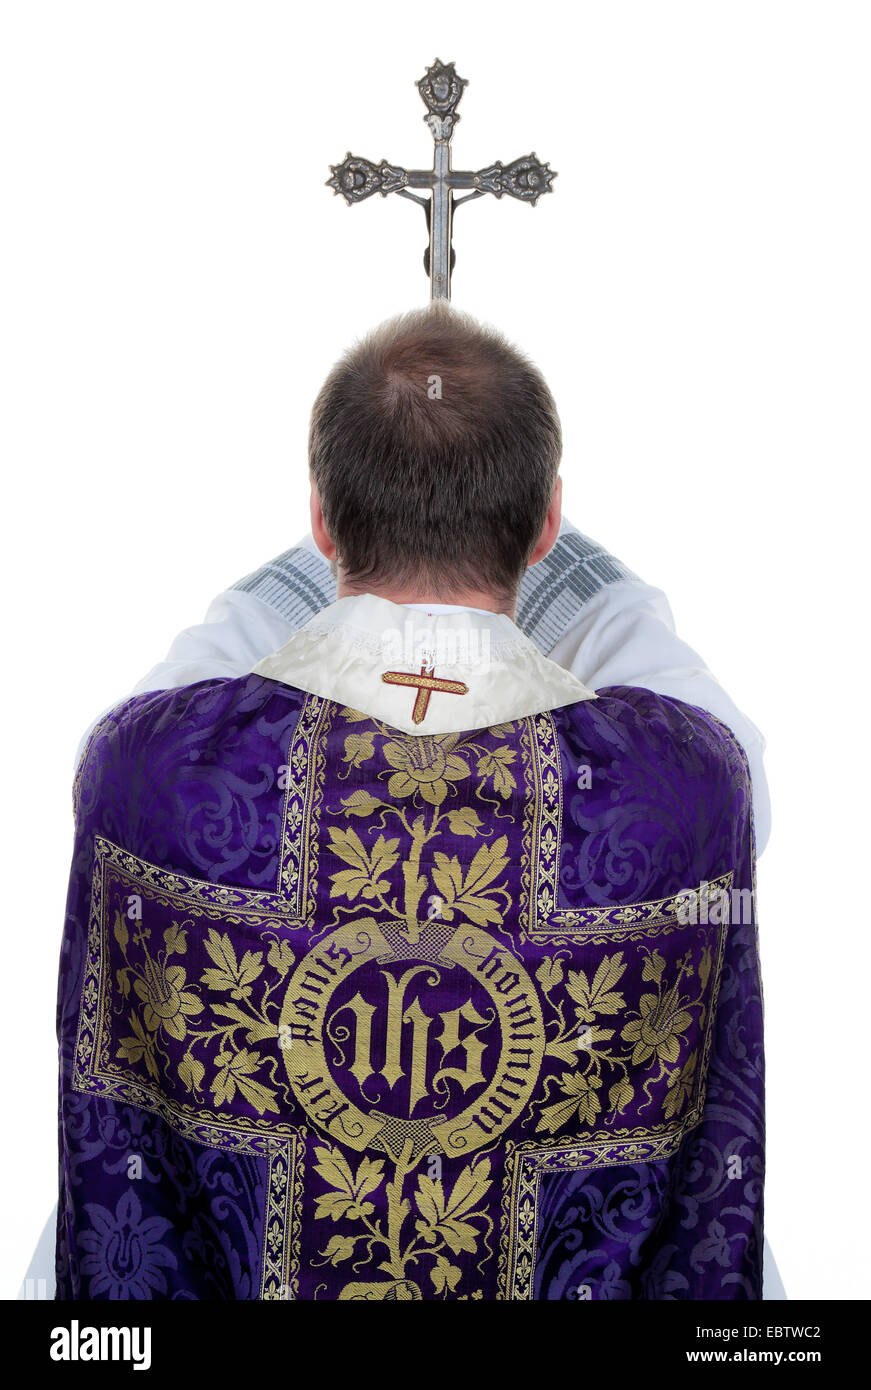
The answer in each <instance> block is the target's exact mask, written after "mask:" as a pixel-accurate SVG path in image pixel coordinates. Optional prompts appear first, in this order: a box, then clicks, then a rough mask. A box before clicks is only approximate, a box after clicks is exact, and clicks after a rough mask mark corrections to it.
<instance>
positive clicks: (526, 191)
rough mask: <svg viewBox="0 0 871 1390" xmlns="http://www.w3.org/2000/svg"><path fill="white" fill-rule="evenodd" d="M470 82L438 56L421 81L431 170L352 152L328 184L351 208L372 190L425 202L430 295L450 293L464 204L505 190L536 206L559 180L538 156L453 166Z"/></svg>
mask: <svg viewBox="0 0 871 1390" xmlns="http://www.w3.org/2000/svg"><path fill="white" fill-rule="evenodd" d="M466 85H467V83H466V79H465V78H463V77H458V76H457V73H456V69H455V68H454V65H453V63H442V62H440V60H439V59H438V58H436V60H435V62H434V63H433V65H432V67H431V68H427V70H426V73H425V75H424V76H423V77H422V78H421V79H420V81H419V82H418V83H417V89H418V91H419V92H420V95H421V97H422V99H423V103H424V105H425V106H426V109H427V114H426V116H425V117H424V120H425V121H426V123H427V125H428V126H429V128H430V131H431V133H432V138H433V141H434V143H435V156H434V159H433V167H432V168H431V169H403V168H401V167H400V166H398V165H395V164H388V163H387V160H386V159H382V161H381V163H380V164H372V163H371V162H370V161H369V160H368V159H358V158H357V157H356V156H355V155H352V154H351V153H350V151H349V152H348V154H347V155H346V156H345V158H344V159H343V160H342V163H341V164H331V165H330V172H331V175H332V177H331V178H329V179H327V186H328V187H329V188H332V189H333V190H334V191H335V192H336V193H341V195H342V197H343V198H344V199H345V202H346V203H347V204H348V206H350V205H351V204H352V203H362V202H363V200H364V198H371V197H372V194H373V193H380V194H381V196H382V197H383V198H386V196H387V194H388V193H399V194H401V195H402V197H403V198H411V199H413V201H414V202H416V203H420V204H421V206H422V207H423V209H424V211H425V212H426V223H427V228H428V230H429V246H428V247H427V249H426V252H425V254H424V262H423V263H424V268H425V270H426V273H427V275H428V276H429V281H430V297H431V298H432V299H450V297H451V271H452V270H453V268H454V260H455V256H454V250H453V246H452V245H451V236H452V229H453V215H454V209H455V208H457V207H459V205H460V203H467V202H468V201H469V200H470V199H471V198H481V197H483V195H484V194H485V193H493V194H495V196H496V197H497V198H501V197H502V194H503V193H507V194H508V195H509V196H510V197H512V198H519V199H520V201H521V202H524V203H532V205H533V207H534V206H535V204H536V203H537V202H538V200H539V198H540V197H541V195H542V193H550V192H551V191H552V190H551V184H552V183H553V181H554V179H555V178H556V173H555V172H554V171H553V170H552V169H550V168H549V166H548V165H547V164H542V163H541V161H540V160H539V159H537V158H536V156H535V154H528V155H526V156H524V157H523V158H521V159H515V160H514V162H513V164H503V163H502V161H501V160H500V159H497V161H496V163H495V164H491V165H489V166H488V167H487V168H486V169H479V170H478V171H477V172H476V173H473V172H466V171H461V170H456V169H452V168H451V137H452V136H453V133H454V127H455V125H456V123H457V121H458V120H459V119H460V118H459V116H458V115H457V106H458V105H459V102H460V98H461V97H462V95H463V88H464V87H465V86H466ZM412 188H426V189H429V190H430V193H431V196H430V197H429V198H421V197H420V196H419V195H418V194H417V193H412V192H410V190H411V189H412ZM464 188H468V189H470V190H471V191H470V192H469V193H467V194H466V195H465V197H462V198H456V197H455V196H454V193H455V190H456V189H464Z"/></svg>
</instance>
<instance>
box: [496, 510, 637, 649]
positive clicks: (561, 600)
mask: <svg viewBox="0 0 871 1390" xmlns="http://www.w3.org/2000/svg"><path fill="white" fill-rule="evenodd" d="M637 578H638V576H637V575H636V574H633V572H632V570H631V569H629V568H628V566H627V565H624V564H623V562H622V560H617V559H615V557H614V556H613V555H609V554H608V552H607V550H605V549H604V547H603V546H601V545H599V544H598V542H597V541H591V540H590V538H589V536H582V535H581V533H580V531H575V530H571V531H564V532H563V534H562V535H561V536H560V537H559V539H558V540H557V542H556V545H555V546H554V547H553V549H552V550H551V551H549V553H548V554H547V555H546V556H545V557H544V559H543V560H539V562H538V564H537V565H533V566H532V568H531V569H528V570H527V571H526V574H525V575H524V576H523V582H522V583H521V585H520V594H519V596H518V600H517V617H516V619H515V621H516V623H517V626H518V627H519V628H520V629H521V630H522V631H523V632H525V633H526V635H527V637H528V638H529V639H530V641H532V642H534V643H535V645H536V646H537V647H538V649H539V651H541V652H544V654H545V656H546V655H547V653H548V652H549V651H552V650H553V648H554V647H555V646H556V644H557V642H558V641H559V640H560V638H561V637H562V636H563V634H564V633H565V631H566V629H567V628H568V626H569V624H570V623H571V622H572V621H573V619H574V618H576V617H577V616H578V613H579V611H580V609H581V608H583V606H584V604H585V603H588V602H589V600H590V599H591V598H592V597H593V595H594V594H598V593H599V592H600V590H601V589H604V588H605V587H606V586H607V585H608V584H615V583H616V582H617V581H618V580H620V579H637Z"/></svg>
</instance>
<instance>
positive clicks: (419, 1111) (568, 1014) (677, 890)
mask: <svg viewBox="0 0 871 1390" xmlns="http://www.w3.org/2000/svg"><path fill="white" fill-rule="evenodd" d="M75 800H76V840H75V850H74V855H73V864H72V871H71V876H70V889H69V898H68V905H67V918H66V926H65V931H64V939H63V950H62V955H61V969H60V989H59V1002H58V1037H59V1043H60V1126H59V1128H60V1202H59V1214H58V1246H57V1265H58V1297H59V1298H72V1299H124V1298H131V1299H149V1298H160V1299H184V1298H193V1299H261V1298H262V1299H280V1298H293V1299H323V1300H328V1301H329V1300H334V1299H343V1300H344V1299H350V1300H357V1301H377V1300H380V1299H382V1298H383V1299H388V1300H393V1299H420V1298H423V1299H432V1298H446V1299H485V1300H490V1299H497V1298H498V1299H513V1300H530V1299H542V1300H560V1299H570V1300H574V1299H590V1300H600V1299H614V1298H616V1299H626V1298H631V1299H708V1298H713V1299H756V1298H760V1297H761V1252H762V1190H763V1163H764V1151H763V1054H762V1001H761V988H760V980H759V963H758V951H757V938H756V927H755V921H754V901H753V886H754V884H753V874H754V866H753V844H752V826H751V815H750V783H749V777H748V773H747V768H746V764H745V760H744V756H743V754H742V752H741V750H740V749H739V747H738V745H737V744H736V742H735V740H734V739H733V737H732V736H731V734H730V733H729V732H728V730H726V729H725V728H724V727H723V726H722V725H721V724H719V723H718V722H717V721H716V720H715V719H714V718H713V717H712V716H710V715H707V714H704V713H702V712H700V711H699V710H696V709H693V708H690V707H689V706H686V705H682V704H680V703H678V702H676V701H673V700H668V699H665V698H662V697H660V696H656V695H653V694H651V693H650V692H648V691H645V690H638V689H626V688H615V689H610V690H605V691H602V692H600V693H599V697H598V698H597V699H596V700H590V701H584V702H582V703H580V704H577V705H572V706H569V707H566V708H564V709H561V710H556V711H553V712H551V713H549V714H539V715H535V716H532V717H530V718H527V719H524V720H520V721H516V722H514V723H512V724H506V725H501V726H498V727H496V728H492V729H485V730H473V731H467V732H465V733H459V734H455V735H444V736H439V737H426V736H414V737H411V736H406V735H404V734H400V733H398V732H397V731H396V730H393V729H390V728H388V727H387V726H385V725H383V724H381V723H379V722H378V721H377V720H374V719H371V718H368V717H366V716H363V715H361V714H359V713H357V712H355V711H353V710H348V709H346V708H344V707H341V706H339V705H336V704H334V703H332V702H330V701H327V700H323V699H320V698H318V697H315V696H310V695H306V694H304V693H303V692H300V691H297V690H293V689H290V688H288V687H287V686H284V685H281V684H278V683H276V682H274V681H270V680H265V679H263V678H261V677H259V676H254V675H251V676H247V677H244V678H241V679H237V680H213V681H206V682H203V683H201V684H199V685H196V686H191V687H188V688H186V689H181V690H172V691H166V692H160V693H157V694H148V695H143V696H138V697H136V698H134V699H132V700H130V701H128V702H127V703H126V704H125V705H123V706H121V707H120V708H119V709H117V710H115V711H113V712H112V713H111V714H110V715H107V716H106V717H105V718H104V720H103V721H102V722H101V724H100V725H99V726H98V727H97V729H96V730H95V732H94V734H93V736H92V739H91V742H90V745H89V748H88V750H87V753H86V756H85V758H84V759H83V762H82V766H81V769H80V773H79V778H78V782H77V786H76V793H75Z"/></svg>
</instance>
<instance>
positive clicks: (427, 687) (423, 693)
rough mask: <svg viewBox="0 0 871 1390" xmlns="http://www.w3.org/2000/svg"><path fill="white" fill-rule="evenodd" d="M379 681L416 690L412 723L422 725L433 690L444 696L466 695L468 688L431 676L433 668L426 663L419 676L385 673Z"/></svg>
mask: <svg viewBox="0 0 871 1390" xmlns="http://www.w3.org/2000/svg"><path fill="white" fill-rule="evenodd" d="M381 679H382V680H383V681H384V683H385V685H410V686H414V688H415V689H416V690H417V695H416V696H415V699H414V708H413V710H412V711H411V718H412V721H413V723H415V724H422V723H423V721H424V717H425V715H426V711H427V707H428V706H429V697H430V695H431V694H432V692H433V691H434V690H441V691H442V692H443V693H444V694H445V695H468V693H469V687H468V686H467V685H465V684H464V682H463V681H446V680H442V679H441V678H440V677H438V676H435V675H433V668H432V667H431V666H429V667H428V666H427V665H426V663H424V664H423V666H421V668H420V675H419V676H416V675H414V674H413V673H412V672H409V671H385V672H384V674H383V675H382V677H381Z"/></svg>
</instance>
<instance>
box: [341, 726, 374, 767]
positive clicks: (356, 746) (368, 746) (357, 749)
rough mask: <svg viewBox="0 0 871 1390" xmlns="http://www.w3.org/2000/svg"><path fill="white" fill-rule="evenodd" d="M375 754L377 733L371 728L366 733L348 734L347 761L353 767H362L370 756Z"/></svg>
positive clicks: (346, 745) (346, 742)
mask: <svg viewBox="0 0 871 1390" xmlns="http://www.w3.org/2000/svg"><path fill="white" fill-rule="evenodd" d="M374 756H375V735H374V733H372V731H371V729H367V730H366V732H365V733H364V734H348V737H347V738H346V739H345V762H346V763H350V764H351V766H352V767H360V766H361V764H362V763H365V762H366V760H367V759H368V758H372V757H374Z"/></svg>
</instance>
